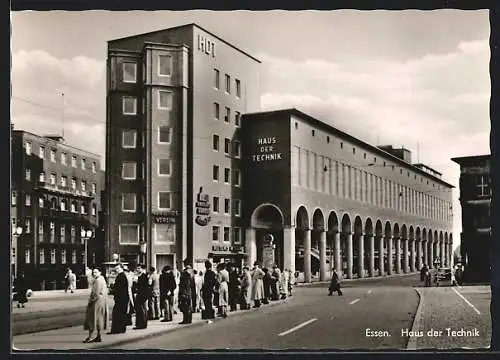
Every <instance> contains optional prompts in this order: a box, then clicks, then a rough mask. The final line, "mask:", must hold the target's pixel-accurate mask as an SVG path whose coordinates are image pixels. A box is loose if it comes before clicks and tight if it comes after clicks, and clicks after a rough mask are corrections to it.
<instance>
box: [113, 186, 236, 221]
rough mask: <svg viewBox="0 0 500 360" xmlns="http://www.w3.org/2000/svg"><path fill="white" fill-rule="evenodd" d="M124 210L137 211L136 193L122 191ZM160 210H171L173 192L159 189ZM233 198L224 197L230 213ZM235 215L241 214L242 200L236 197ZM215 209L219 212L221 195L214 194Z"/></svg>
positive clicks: (225, 206)
mask: <svg viewBox="0 0 500 360" xmlns="http://www.w3.org/2000/svg"><path fill="white" fill-rule="evenodd" d="M121 199H122V212H127V213H135V212H137V195H136V194H134V193H122V195H121ZM157 200H158V203H157V204H158V210H171V209H172V207H173V205H172V192H170V191H158V193H157ZM230 204H231V199H224V212H225V213H226V214H230V207H231V205H230ZM233 209H234V215H236V216H241V200H239V199H234V203H233ZM213 211H214V212H215V213H218V212H219V197H217V196H214V201H213Z"/></svg>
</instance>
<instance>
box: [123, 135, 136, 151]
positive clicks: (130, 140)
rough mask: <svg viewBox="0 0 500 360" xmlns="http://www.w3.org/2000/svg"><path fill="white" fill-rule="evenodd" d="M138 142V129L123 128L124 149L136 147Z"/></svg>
mask: <svg viewBox="0 0 500 360" xmlns="http://www.w3.org/2000/svg"><path fill="white" fill-rule="evenodd" d="M136 144H137V131H136V130H123V132H122V147H123V148H124V149H134V148H135V147H136Z"/></svg>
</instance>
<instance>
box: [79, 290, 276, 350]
mask: <svg viewBox="0 0 500 360" xmlns="http://www.w3.org/2000/svg"><path fill="white" fill-rule="evenodd" d="M285 303H286V300H278V301H274V302H272V303H269V304H268V305H263V307H262V305H261V307H260V308H258V309H256V308H250V309H249V310H239V311H237V312H235V313H233V314H232V315H229V316H228V317H227V318H226V319H229V318H234V317H239V316H244V315H246V314H251V313H253V312H254V311H257V310H260V309H269V308H272V307H275V306H278V305H282V304H285ZM226 319H224V318H220V317H216V318H214V319H210V320H211V321H212V322H213V323H215V322H217V321H221V320H226ZM206 324H207V320H197V321H196V322H192V323H191V324H186V325H184V326H182V327H176V328H173V329H168V328H167V329H158V331H154V332H151V333H146V334H142V335H139V336H137V337H134V338H130V339H123V340H117V341H114V342H112V343H108V344H101V345H97V346H94V347H90V348H88V349H87V350H106V349H114V348H115V347H117V346H120V345H125V344H128V343H131V342H136V341H140V340H145V339H149V338H153V337H155V336H158V335H164V334H168V333H170V332H173V331H176V330H179V329H186V328H194V327H197V326H201V325H206Z"/></svg>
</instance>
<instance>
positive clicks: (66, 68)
mask: <svg viewBox="0 0 500 360" xmlns="http://www.w3.org/2000/svg"><path fill="white" fill-rule="evenodd" d="M105 71H106V68H105V63H104V61H101V60H97V59H92V58H88V57H85V56H76V57H73V58H71V59H59V58H56V57H54V56H52V55H51V54H49V53H47V52H45V51H43V50H33V51H25V50H20V51H17V52H14V53H13V54H12V70H11V77H12V106H11V109H12V118H13V123H14V124H15V127H16V129H23V130H26V131H30V132H33V133H36V134H40V135H45V134H56V133H58V134H61V133H62V128H63V126H64V129H65V138H66V142H67V143H69V144H71V145H73V146H76V147H80V148H83V149H88V150H90V151H93V152H96V153H98V154H101V155H103V154H104V148H105V144H104V142H105V122H106V117H105V114H106V107H105V106H106V105H105V104H106V101H105V99H106V92H105V91H106V88H105V86H106V84H105ZM62 93H64V99H63V96H62Z"/></svg>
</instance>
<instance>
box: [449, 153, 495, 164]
mask: <svg viewBox="0 0 500 360" xmlns="http://www.w3.org/2000/svg"><path fill="white" fill-rule="evenodd" d="M489 159H491V154H487V155H470V156H460V157H454V158H451V160H452V161H454V162H456V163H457V164H460V165H462V164H465V163H468V164H470V163H472V162H474V161H481V160H489Z"/></svg>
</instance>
